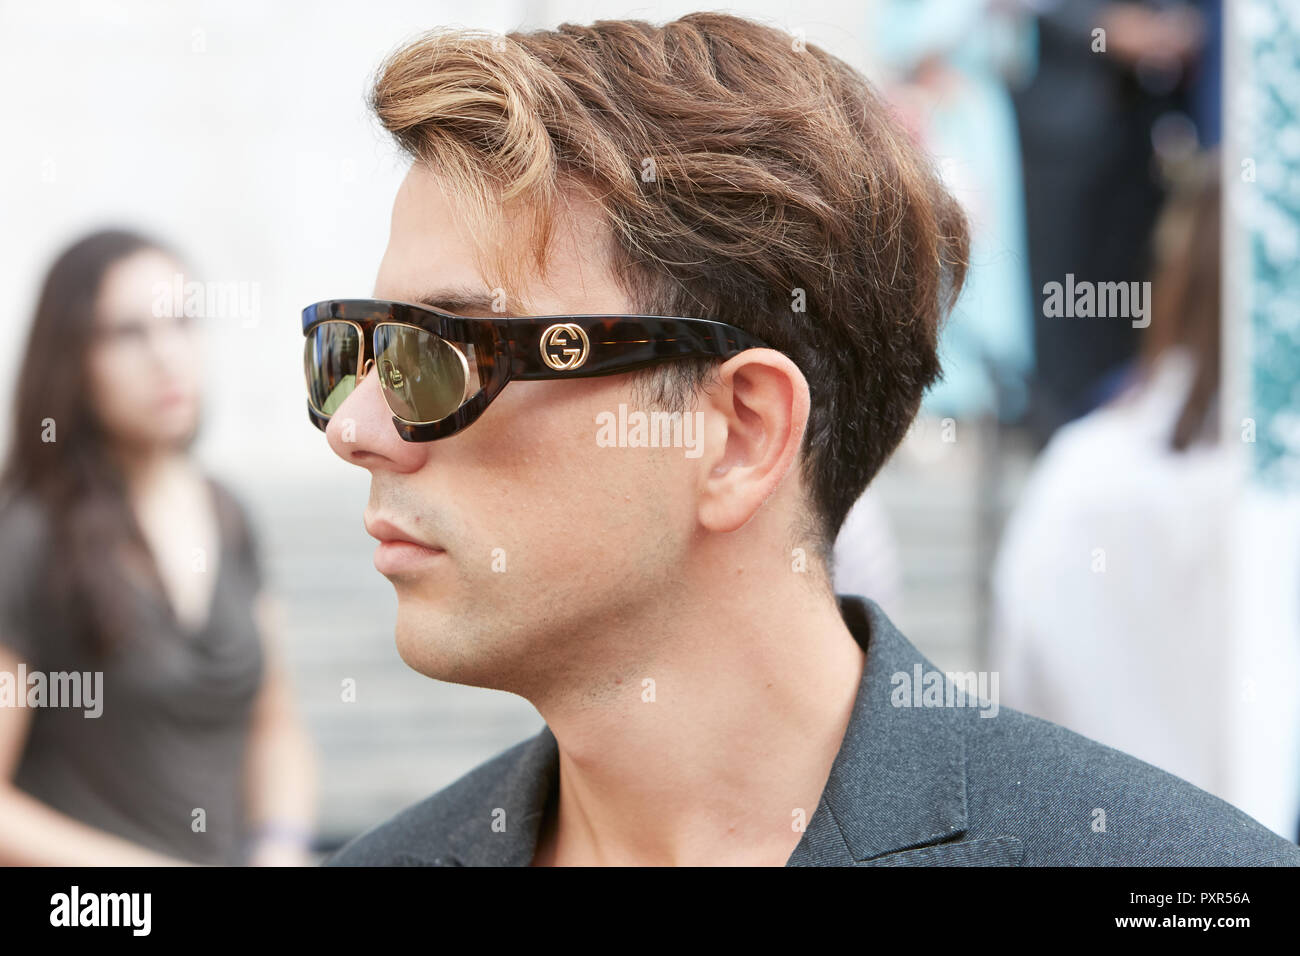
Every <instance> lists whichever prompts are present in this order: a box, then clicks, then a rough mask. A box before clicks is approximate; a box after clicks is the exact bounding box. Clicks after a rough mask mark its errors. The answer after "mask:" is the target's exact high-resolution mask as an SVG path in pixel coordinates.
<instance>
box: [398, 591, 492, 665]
mask: <svg viewBox="0 0 1300 956" xmlns="http://www.w3.org/2000/svg"><path fill="white" fill-rule="evenodd" d="M397 594H398V598H397V627H396V630H395V639H396V644H397V653H398V656H400V657H401V658H402V660H403V661H404V662H405V664H406V666H407V667H409V668H411V669H412V670H413V671H415V672H417V673H419V674H423V675H424V676H425V677H432V678H434V679H435V680H441V681H447V682H448V683H452V684H473V685H475V686H483V685H482V684H481V678H482V675H481V674H479V673H478V671H479V670H480V667H479V664H480V663H481V662H480V661H479V660H476V659H475V656H474V655H475V653H476V651H477V650H478V649H477V648H476V647H475V645H474V642H472V641H470V642H466V641H465V635H466V633H467V631H466V628H465V623H466V622H465V621H464V620H463V619H460V618H459V616H458V615H453V614H448V613H447V612H446V611H445V610H444V609H443V608H442V607H441V606H440V602H438V601H435V600H429V599H428V598H423V597H418V596H417V595H416V592H414V591H413V590H408V589H403V588H402V587H401V586H400V585H398V587H397Z"/></svg>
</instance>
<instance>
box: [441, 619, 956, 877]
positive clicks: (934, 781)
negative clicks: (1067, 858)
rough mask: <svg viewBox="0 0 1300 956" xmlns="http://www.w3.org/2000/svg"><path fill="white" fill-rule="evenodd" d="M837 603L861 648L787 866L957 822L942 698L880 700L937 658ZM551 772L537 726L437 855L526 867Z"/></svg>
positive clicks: (550, 742) (929, 839)
mask: <svg viewBox="0 0 1300 956" xmlns="http://www.w3.org/2000/svg"><path fill="white" fill-rule="evenodd" d="M839 603H840V611H841V613H842V615H843V616H844V621H845V623H846V624H847V625H848V627H849V630H850V631H851V632H852V634H853V636H854V638H856V639H857V641H858V643H859V644H861V645H862V646H863V647H864V648H865V649H866V655H867V656H866V666H865V667H864V668H863V677H862V681H861V683H860V684H859V685H858V693H857V697H856V699H855V703H854V706H853V714H852V716H851V717H850V719H849V725H848V728H847V730H846V731H845V734H844V740H843V742H842V743H841V745H840V749H839V752H838V753H837V755H836V757H835V760H834V762H833V763H832V766H831V772H830V776H829V778H828V779H827V781H826V786H825V787H824V789H823V791H822V795H821V799H820V801H819V802H818V805H817V809H816V811H815V812H814V813H813V815H812V817H811V818H809V820H808V824H807V829H806V830H805V832H804V834H803V837H802V838H801V839H800V841H799V843H798V845H797V846H796V847H795V849H794V852H793V853H792V854H791V856H790V858H789V860H788V861H787V864H786V865H787V866H852V865H854V864H856V863H865V862H869V861H872V860H875V859H876V858H878V857H882V856H884V855H886V854H889V853H894V852H897V851H900V850H908V849H913V848H919V847H924V846H929V845H932V844H937V843H943V842H948V841H951V840H954V839H955V838H957V837H959V836H961V835H962V834H963V833H964V832H965V830H966V826H967V822H966V754H965V746H964V741H963V736H962V734H961V733H960V731H959V727H958V725H957V723H956V720H957V718H956V716H955V714H954V709H953V708H950V707H896V706H894V705H893V703H892V695H893V694H894V692H895V683H894V680H893V677H894V675H895V674H898V673H903V674H907V675H908V678H909V680H910V679H912V678H913V675H914V674H915V672H916V671H915V669H916V666H917V665H918V664H919V665H920V666H921V668H922V669H923V670H924V671H926V672H930V671H937V668H935V667H934V665H933V664H931V663H930V661H929V660H927V659H926V658H925V657H924V656H923V655H922V654H921V653H920V652H919V651H918V650H917V649H916V648H915V647H913V646H912V644H911V643H910V642H909V641H908V640H907V639H906V638H905V637H903V635H902V634H900V633H899V632H898V630H897V629H896V628H895V627H894V625H893V624H892V623H891V622H890V620H889V618H888V617H886V616H885V613H884V611H882V610H881V609H880V607H879V605H877V604H876V603H875V602H874V601H871V600H870V599H864V598H859V597H853V596H841V597H840V598H839ZM558 781H559V748H558V746H557V744H556V741H555V736H554V735H553V734H552V733H551V730H550V728H549V727H545V726H544V727H543V728H542V730H541V732H540V733H538V734H537V735H536V736H534V737H532V738H531V739H529V740H528V741H526V742H525V743H524V744H523V745H522V748H521V750H520V752H519V756H518V757H517V758H516V759H515V761H514V762H513V764H512V765H510V767H509V768H508V769H507V771H506V772H505V773H504V774H502V775H501V776H500V777H499V778H498V779H497V781H496V782H495V784H494V785H493V786H492V787H490V788H489V789H488V790H487V791H486V792H485V793H484V794H481V795H480V799H481V798H482V797H483V796H486V799H485V800H482V802H480V803H478V806H476V807H474V808H472V810H471V811H470V812H469V813H467V814H465V815H464V818H463V822H462V823H460V824H459V825H458V826H457V827H455V828H454V829H453V830H452V831H451V832H450V833H449V834H448V835H447V842H446V848H447V851H448V853H447V854H446V855H444V857H443V859H441V860H439V862H450V863H452V864H461V865H466V866H528V865H529V864H530V863H531V862H532V858H533V853H534V850H535V848H536V846H537V838H538V831H539V828H540V826H541V822H542V817H543V814H544V811H545V809H546V806H547V802H548V801H549V800H553V799H555V797H556V794H557V793H558ZM476 802H477V801H476ZM497 809H502V810H504V811H505V817H504V822H505V830H504V832H499V833H498V832H495V831H492V830H491V828H490V826H489V824H490V820H489V817H488V815H490V814H492V813H493V812H494V811H495V810H497ZM446 856H450V858H451V859H450V860H447V859H446ZM420 862H429V861H423V860H421V861H420Z"/></svg>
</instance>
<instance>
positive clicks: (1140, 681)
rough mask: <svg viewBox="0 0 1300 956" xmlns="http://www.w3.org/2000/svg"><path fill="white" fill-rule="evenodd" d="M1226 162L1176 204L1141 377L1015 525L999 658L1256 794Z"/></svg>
mask: <svg viewBox="0 0 1300 956" xmlns="http://www.w3.org/2000/svg"><path fill="white" fill-rule="evenodd" d="M1217 166H1218V161H1217V158H1216V157H1215V156H1214V155H1213V154H1208V155H1206V156H1204V157H1201V161H1200V162H1199V163H1196V164H1193V166H1192V168H1191V171H1190V172H1189V173H1188V175H1187V181H1185V182H1183V183H1182V184H1181V186H1180V188H1179V189H1177V190H1176V191H1175V193H1174V195H1173V196H1172V197H1171V199H1170V201H1169V202H1168V204H1167V205H1166V207H1165V209H1164V211H1163V213H1162V216H1161V220H1160V222H1159V224H1158V227H1157V231H1156V237H1155V238H1156V249H1155V255H1156V266H1155V273H1154V276H1153V280H1152V287H1151V288H1152V296H1151V300H1150V301H1149V302H1148V307H1149V308H1150V309H1151V313H1150V319H1151V324H1150V327H1149V328H1148V329H1147V330H1146V332H1145V336H1146V337H1145V339H1144V347H1143V350H1142V353H1141V355H1140V358H1139V360H1138V362H1137V363H1136V365H1135V370H1134V372H1133V374H1132V380H1131V382H1130V384H1129V385H1128V387H1127V388H1126V389H1124V390H1123V391H1122V392H1121V394H1120V395H1119V396H1118V397H1117V398H1115V399H1114V400H1113V401H1111V402H1110V403H1108V404H1107V405H1105V406H1103V407H1102V408H1100V409H1098V410H1096V411H1094V412H1093V413H1091V414H1089V415H1087V416H1085V417H1083V418H1081V419H1079V420H1077V421H1075V422H1073V423H1071V424H1070V425H1068V426H1066V427H1064V428H1062V429H1061V430H1060V431H1058V432H1057V433H1056V435H1055V436H1054V437H1053V439H1052V441H1051V442H1050V443H1049V445H1048V446H1047V448H1046V449H1045V450H1044V452H1043V454H1042V456H1041V458H1040V459H1039V460H1038V462H1036V463H1035V466H1034V470H1033V472H1032V473H1031V475H1030V477H1029V480H1028V482H1027V484H1026V486H1025V488H1024V491H1023V495H1022V497H1021V499H1020V501H1019V502H1018V504H1017V507H1016V509H1015V510H1014V512H1013V514H1012V516H1011V518H1010V520H1009V522H1008V525H1007V528H1006V532H1005V535H1004V538H1003V541H1002V545H1001V549H1000V552H999V555H998V559H997V562H996V565H995V568H994V578H993V592H994V593H993V602H994V607H993V633H992V635H991V638H992V640H991V648H992V661H991V664H992V667H993V669H994V670H997V671H1000V678H1001V688H1002V700H1003V703H1005V704H1006V705H1007V706H1009V707H1015V708H1017V709H1021V710H1025V711H1027V712H1029V713H1031V714H1034V715H1036V716H1039V717H1043V718H1045V719H1047V720H1051V721H1054V722H1056V723H1060V724H1063V725H1064V726H1066V727H1068V728H1070V729H1071V730H1074V731H1077V732H1078V733H1081V734H1083V735H1085V736H1088V737H1092V738H1094V739H1096V740H1099V741H1101V742H1102V743H1105V744H1108V745H1109V746H1112V747H1114V748H1116V749H1117V750H1121V751H1124V752H1126V753H1129V754H1132V755H1133V756H1136V757H1138V758H1140V759H1142V760H1145V761H1147V762H1148V763H1152V764H1154V765H1155V766H1157V767H1160V768H1161V769H1164V770H1167V771H1169V772H1171V773H1174V774H1176V775H1178V776H1180V777H1183V778H1185V779H1187V780H1189V781H1191V782H1192V783H1194V784H1196V785H1197V786H1199V787H1201V788H1202V789H1204V790H1207V791H1209V792H1210V793H1213V794H1215V795H1216V796H1220V797H1222V798H1224V799H1237V800H1240V797H1241V795H1240V794H1234V793H1231V792H1230V791H1231V790H1232V789H1233V788H1232V781H1231V780H1230V779H1229V778H1230V775H1231V770H1230V766H1231V764H1230V756H1229V747H1230V740H1229V734H1228V732H1227V730H1226V729H1225V728H1226V727H1228V726H1229V725H1230V721H1229V720H1228V719H1227V718H1228V711H1229V709H1230V708H1231V707H1233V706H1234V702H1235V701H1236V700H1237V699H1238V698H1239V697H1240V694H1239V693H1238V688H1236V687H1235V686H1233V682H1232V678H1231V668H1230V666H1229V653H1230V627H1229V596H1230V592H1229V587H1228V582H1229V580H1230V574H1229V572H1230V568H1229V560H1230V547H1229V544H1230V536H1231V531H1232V529H1231V520H1232V513H1233V512H1232V507H1231V506H1232V501H1233V495H1234V481H1233V471H1232V469H1233V459H1232V456H1231V453H1230V450H1229V449H1226V448H1224V447H1223V446H1222V445H1221V444H1220V443H1219V442H1218V441H1217V431H1218V404H1219V365H1220V331H1219V327H1220V307H1219V291H1220V264H1219V250H1220V241H1219V223H1220V213H1219V204H1220V186H1219V177H1218V171H1217ZM1062 321H1116V320H1115V319H1083V320H1080V319H1072V320H1071V319H1063V320H1062ZM1240 805H1243V806H1244V804H1240ZM1287 835H1288V836H1291V834H1287Z"/></svg>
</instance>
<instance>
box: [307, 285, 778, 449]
mask: <svg viewBox="0 0 1300 956" xmlns="http://www.w3.org/2000/svg"><path fill="white" fill-rule="evenodd" d="M302 331H303V335H305V336H306V337H307V342H306V350H305V353H304V365H305V370H306V373H307V411H308V413H309V414H310V416H311V420H312V424H314V425H315V426H316V427H317V428H319V429H321V430H322V431H324V430H325V427H326V425H327V424H328V423H329V419H330V416H331V415H332V414H334V412H335V410H336V409H337V408H338V407H339V406H340V405H341V404H343V400H344V399H345V398H347V397H348V395H350V394H351V393H352V390H353V389H354V388H355V387H356V385H357V383H358V382H359V381H360V380H361V379H362V378H364V377H365V375H366V373H367V372H368V371H369V367H370V366H371V365H372V364H373V365H374V366H375V368H376V369H377V370H378V372H379V386H380V390H381V391H382V392H383V395H384V400H385V401H386V402H387V403H388V409H389V411H391V412H392V413H393V424H394V425H395V426H396V427H397V433H398V434H399V435H401V436H402V438H404V439H405V440H406V441H411V442H424V441H434V440H435V439H438V438H446V437H447V436H449V435H454V434H456V432H458V431H460V430H461V429H463V428H466V427H468V426H469V425H471V424H472V423H473V422H474V421H476V420H477V419H478V417H479V416H480V415H482V414H483V412H484V411H485V410H486V409H487V407H488V405H490V404H491V403H492V400H493V399H494V398H496V397H497V396H498V395H499V394H501V390H502V389H503V388H505V387H506V385H507V384H508V383H510V382H512V381H524V382H527V381H542V380H555V379H564V378H589V377H592V376H597V375H614V374H617V373H619V372H630V371H633V370H634V369H638V368H644V367H646V366H648V365H657V364H658V363H660V362H667V361H671V360H673V359H680V358H730V357H731V356H733V355H736V354H738V353H740V352H743V351H745V350H746V349H755V348H767V347H768V346H767V345H766V344H765V343H764V342H762V341H761V340H759V339H757V338H755V337H754V336H752V335H750V334H749V333H748V332H745V331H744V330H743V329H738V328H736V327H735V326H732V325H726V324H725V323H722V322H714V321H712V320H711V319H691V318H675V317H670V316H662V315H542V316H528V317H526V318H500V319H497V318H470V317H466V316H460V315H452V314H451V313H449V312H442V311H440V310H438V309H432V308H429V307H427V306H422V305H414V304H412V303H409V302H390V301H388V300H385V299H327V300H325V301H324V302H317V303H316V304H314V305H309V306H307V308H305V309H303V312H302ZM367 343H369V344H368V345H367ZM367 350H369V352H367ZM368 354H369V357H367V355H368Z"/></svg>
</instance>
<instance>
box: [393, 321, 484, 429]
mask: <svg viewBox="0 0 1300 956" xmlns="http://www.w3.org/2000/svg"><path fill="white" fill-rule="evenodd" d="M375 368H376V370H377V371H378V372H379V384H380V387H381V388H383V390H384V398H385V399H386V400H387V401H388V407H389V408H390V409H391V410H392V412H393V414H394V415H396V416H397V417H398V418H401V419H403V420H405V421H408V422H412V423H415V424H429V423H431V422H437V421H441V420H442V419H444V418H446V417H447V416H448V415H450V414H451V413H452V412H454V411H456V409H458V408H460V406H461V405H462V404H463V403H464V401H465V388H466V385H467V384H468V382H469V365H468V363H467V362H466V360H465V354H464V353H463V352H461V350H460V349H458V348H456V346H454V345H452V344H451V343H450V342H448V341H447V340H446V339H442V338H439V337H438V336H436V335H434V334H433V333H432V332H426V331H424V330H423V329H417V328H414V327H413V326H408V325H380V326H379V327H378V328H377V329H376V330H375Z"/></svg>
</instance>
